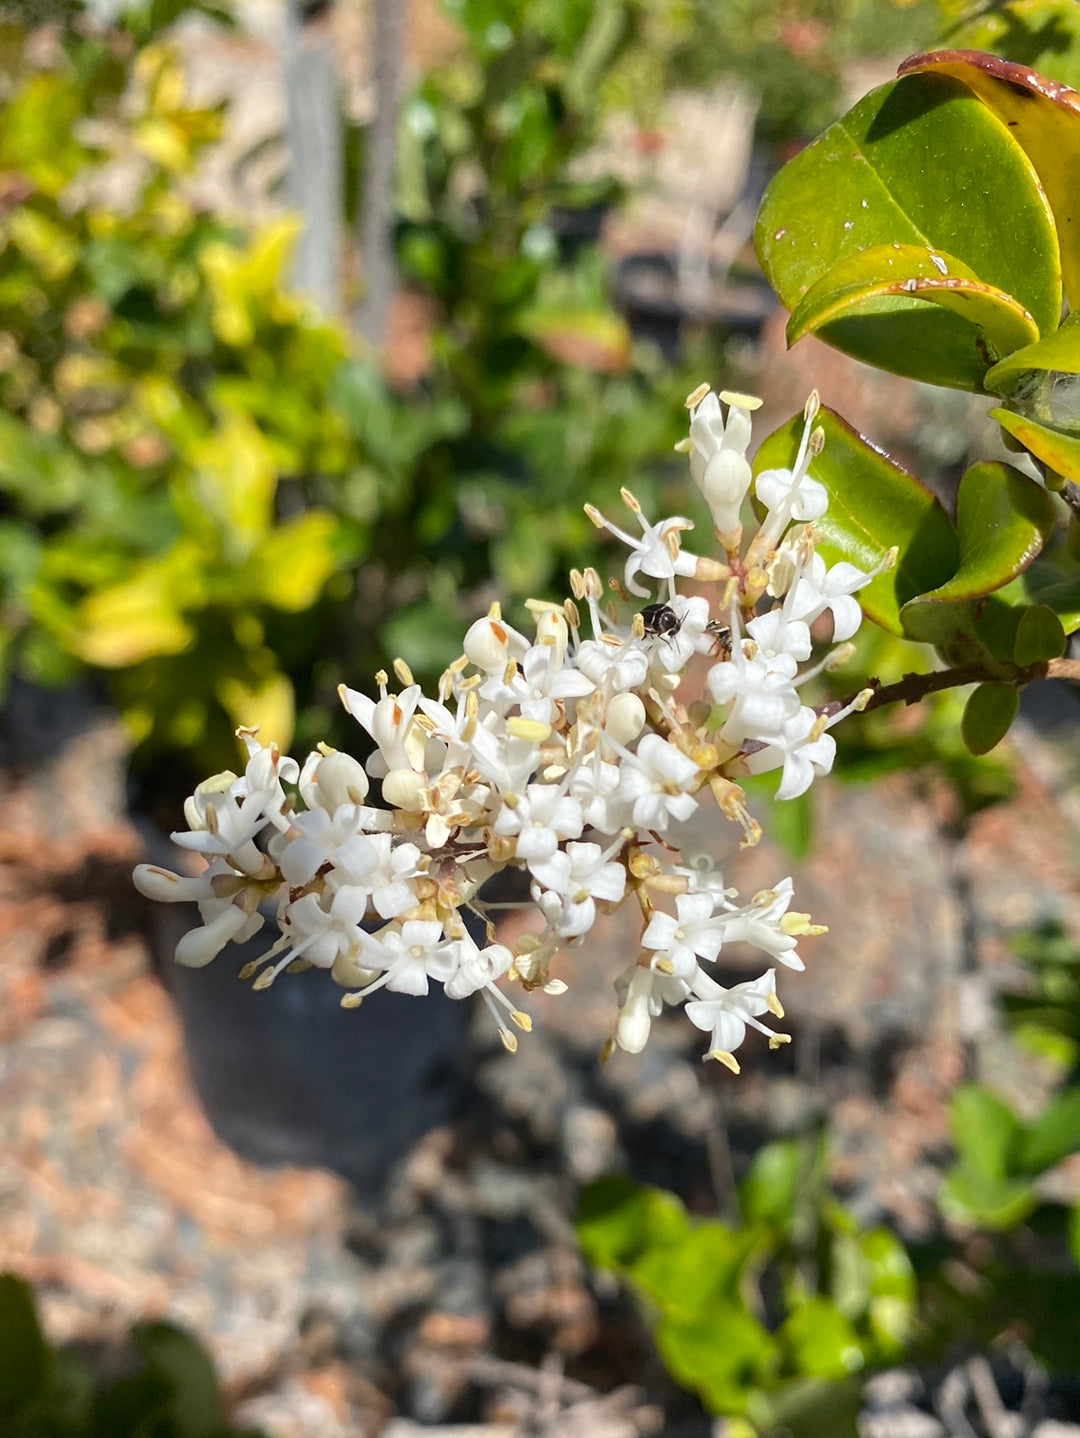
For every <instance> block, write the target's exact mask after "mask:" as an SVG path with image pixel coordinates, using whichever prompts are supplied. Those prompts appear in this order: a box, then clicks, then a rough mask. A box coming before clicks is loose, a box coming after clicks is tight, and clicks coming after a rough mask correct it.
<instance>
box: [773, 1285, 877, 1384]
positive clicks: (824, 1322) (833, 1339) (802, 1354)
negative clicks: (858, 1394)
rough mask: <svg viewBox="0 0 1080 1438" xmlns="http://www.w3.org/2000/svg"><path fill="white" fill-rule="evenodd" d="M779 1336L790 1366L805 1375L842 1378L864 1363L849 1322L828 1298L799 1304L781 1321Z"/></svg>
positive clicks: (858, 1343)
mask: <svg viewBox="0 0 1080 1438" xmlns="http://www.w3.org/2000/svg"><path fill="white" fill-rule="evenodd" d="M779 1337H780V1340H781V1342H782V1343H783V1344H784V1345H785V1346H786V1347H787V1348H788V1349H789V1350H790V1357H789V1362H790V1363H791V1365H792V1367H793V1368H794V1369H795V1371H796V1372H797V1373H799V1374H803V1375H806V1376H807V1377H811V1378H844V1377H846V1376H847V1374H849V1373H857V1372H858V1371H859V1369H860V1368H863V1367H864V1366H865V1363H866V1357H865V1355H864V1353H863V1351H862V1345H861V1344H860V1342H859V1339H858V1335H857V1334H856V1332H855V1328H854V1326H853V1324H852V1323H851V1321H850V1319H848V1318H845V1317H844V1315H843V1314H842V1313H841V1312H840V1310H839V1309H838V1308H837V1307H836V1305H835V1304H834V1303H832V1302H831V1301H830V1300H829V1299H828V1298H821V1297H818V1298H811V1299H810V1301H809V1302H808V1303H805V1304H803V1306H802V1307H801V1308H799V1309H797V1310H796V1312H794V1313H793V1314H792V1315H791V1317H790V1318H788V1319H787V1321H786V1322H785V1323H783V1324H782V1325H781V1327H780V1332H779Z"/></svg>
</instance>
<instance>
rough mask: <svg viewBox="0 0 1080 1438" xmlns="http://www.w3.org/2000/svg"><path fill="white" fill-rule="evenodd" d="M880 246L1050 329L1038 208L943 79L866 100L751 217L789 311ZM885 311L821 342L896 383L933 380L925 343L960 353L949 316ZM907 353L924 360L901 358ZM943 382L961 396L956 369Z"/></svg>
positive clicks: (1053, 290) (1025, 165) (1021, 178)
mask: <svg viewBox="0 0 1080 1438" xmlns="http://www.w3.org/2000/svg"><path fill="white" fill-rule="evenodd" d="M894 241H896V242H897V243H899V244H901V245H910V246H915V247H923V248H926V247H929V248H930V249H932V250H933V251H935V252H936V253H943V254H948V255H952V256H955V257H956V258H957V259H959V260H960V261H962V262H963V263H964V264H965V265H967V266H968V267H969V268H970V270H971V272H972V273H973V274H974V275H976V276H977V277H978V278H979V280H981V281H982V282H983V283H985V284H988V285H991V286H993V287H994V288H995V289H997V290H1000V291H1001V292H1003V293H1004V294H1006V295H1011V296H1012V297H1013V298H1014V299H1015V300H1016V301H1017V302H1018V303H1019V304H1020V305H1021V306H1022V307H1023V308H1024V309H1025V310H1027V312H1028V313H1029V314H1030V315H1031V316H1032V318H1033V320H1034V322H1035V325H1036V327H1037V328H1038V330H1039V332H1040V333H1046V332H1048V331H1050V330H1053V329H1055V328H1056V327H1057V324H1058V321H1059V319H1060V314H1061V278H1060V268H1059V257H1058V241H1057V236H1056V233H1055V230H1054V225H1053V217H1052V214H1051V211H1050V207H1049V204H1048V202H1047V200H1046V197H1045V195H1044V193H1043V191H1042V188H1041V187H1040V185H1039V183H1038V180H1037V179H1036V176H1035V173H1034V171H1033V169H1032V167H1031V164H1030V162H1029V161H1028V159H1027V157H1026V155H1025V154H1024V152H1023V150H1022V149H1021V148H1020V146H1019V145H1018V144H1017V143H1016V141H1015V140H1013V138H1012V136H1011V134H1010V132H1009V130H1008V128H1007V127H1006V126H1005V125H1003V124H1002V123H1001V121H1000V120H998V119H997V117H996V116H995V115H993V114H992V113H991V112H990V111H989V110H988V109H987V108H986V106H985V105H983V104H982V103H981V102H980V101H979V100H977V99H976V98H975V96H974V95H972V94H971V92H970V91H969V90H967V89H965V87H964V86H962V85H961V84H959V82H957V81H955V80H951V79H948V78H946V77H943V76H935V75H912V76H908V77H906V78H905V79H902V80H898V81H896V82H894V83H892V84H889V85H884V86H882V87H880V88H879V89H877V90H874V91H872V92H871V93H870V94H869V95H867V96H866V97H865V98H864V99H862V100H861V101H860V102H859V103H858V105H856V106H855V108H854V109H853V110H850V111H849V112H848V114H847V115H845V116H844V117H843V118H842V119H841V120H839V121H837V122H836V124H834V125H832V126H830V128H829V129H828V130H826V131H825V133H824V134H823V135H822V136H820V137H819V138H818V139H817V140H816V141H815V142H814V143H813V144H812V145H809V146H808V147H807V148H806V149H805V150H803V151H801V152H800V153H799V154H798V155H796V156H795V158H794V159H793V160H791V161H789V163H788V164H787V165H786V166H785V167H784V169H783V170H781V171H780V173H779V175H777V176H776V178H775V179H774V180H773V182H772V184H771V185H770V186H769V188H768V190H767V191H766V194H765V198H764V200H763V201H762V205H761V209H760V211H759V214H758V224H757V231H756V243H757V250H758V255H759V257H760V259H761V263H762V266H763V268H764V269H765V272H766V274H767V275H768V277H769V280H770V282H771V283H772V285H773V287H774V289H776V291H777V293H778V294H779V295H780V297H781V299H782V300H783V302H784V303H785V304H786V305H787V306H788V307H789V308H790V309H794V308H795V306H796V305H797V304H798V303H799V301H800V300H801V299H802V297H803V295H805V294H806V292H807V291H808V290H809V289H810V287H811V285H814V284H816V283H817V282H818V281H819V280H821V279H822V278H823V277H824V276H826V275H827V274H828V273H829V271H830V270H832V269H833V268H834V266H836V265H838V264H840V263H841V262H842V261H845V260H848V259H849V258H850V257H852V256H854V255H856V254H858V253H859V252H860V251H863V250H866V249H870V248H872V247H876V246H880V245H886V244H892V243H893V242H894ZM890 303H891V304H893V305H903V306H905V308H904V309H902V310H901V311H898V312H897V313H896V315H895V316H890V315H889V314H885V315H882V316H880V317H879V318H878V320H877V323H876V325H875V326H874V328H873V333H870V332H868V331H867V329H866V327H865V326H864V327H863V329H862V330H859V331H856V332H853V333H851V334H845V335H843V336H837V335H835V334H834V335H832V336H830V339H831V341H832V342H833V343H836V344H838V345H840V341H841V339H842V340H843V344H842V345H841V347H842V348H844V349H845V350H846V351H847V352H848V353H851V354H854V355H856V357H857V358H860V359H866V360H868V361H869V362H871V363H873V364H877V365H879V366H881V367H884V368H894V367H896V365H898V364H899V365H903V367H904V372H905V373H921V371H920V369H919V365H920V363H926V364H928V365H932V366H934V367H935V368H940V360H939V358H938V351H937V346H938V345H939V344H940V345H941V346H942V347H943V348H944V350H945V351H946V352H948V351H951V350H952V349H953V347H954V346H955V344H956V339H957V336H958V335H961V336H963V342H964V344H968V343H969V341H970V334H969V332H968V326H967V325H966V322H964V321H962V320H959V319H957V317H956V316H955V315H953V314H952V313H951V312H949V311H945V310H941V309H939V308H937V307H934V306H931V305H929V304H925V303H922V302H916V301H910V300H909V301H897V300H891V301H890ZM912 316H914V317H915V318H914V319H913V318H912ZM913 331H914V332H915V333H914V335H913ZM913 343H917V344H918V345H919V346H920V349H925V351H926V352H925V355H922V356H921V357H920V355H918V354H913V353H911V352H910V348H911V345H912V344H913ZM951 382H952V383H954V384H957V385H959V386H960V387H962V388H969V387H971V376H970V372H969V370H968V369H967V368H966V367H965V368H964V369H963V371H960V370H957V372H956V374H955V375H954V376H953V379H952V380H951Z"/></svg>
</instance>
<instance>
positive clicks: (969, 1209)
mask: <svg viewBox="0 0 1080 1438" xmlns="http://www.w3.org/2000/svg"><path fill="white" fill-rule="evenodd" d="M1038 1202H1039V1200H1038V1197H1037V1195H1036V1193H1035V1191H1034V1189H1033V1188H1032V1186H1031V1184H1030V1183H1029V1182H1027V1181H1026V1180H1025V1179H1019V1178H1000V1177H996V1176H992V1175H988V1174H986V1173H982V1172H981V1171H979V1170H978V1169H973V1168H970V1167H967V1166H965V1165H963V1164H961V1165H960V1166H959V1167H958V1168H955V1169H953V1171H952V1173H950V1174H949V1175H948V1176H947V1177H946V1179H945V1182H944V1183H943V1184H942V1187H941V1192H940V1193H939V1194H938V1207H939V1208H940V1209H941V1212H942V1213H943V1214H944V1216H945V1217H946V1218H947V1219H949V1220H950V1221H951V1222H953V1223H962V1224H965V1225H967V1226H969V1227H973V1228H990V1229H995V1230H999V1231H1005V1230H1007V1229H1010V1228H1015V1227H1016V1225H1017V1224H1018V1223H1022V1222H1023V1220H1024V1219H1025V1218H1026V1217H1027V1216H1028V1214H1029V1213H1031V1212H1032V1211H1033V1210H1034V1209H1035V1208H1036V1207H1037V1206H1038Z"/></svg>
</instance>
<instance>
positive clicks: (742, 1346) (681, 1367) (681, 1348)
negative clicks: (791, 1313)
mask: <svg viewBox="0 0 1080 1438" xmlns="http://www.w3.org/2000/svg"><path fill="white" fill-rule="evenodd" d="M656 1346H657V1349H658V1350H659V1353H660V1356H661V1358H662V1359H663V1361H664V1366H665V1367H666V1368H667V1370H668V1372H669V1373H670V1374H671V1376H672V1377H673V1378H674V1379H675V1381H676V1382H677V1383H679V1384H681V1385H682V1386H683V1387H684V1388H689V1389H691V1390H692V1391H693V1392H695V1393H698V1394H700V1396H701V1398H702V1401H703V1402H704V1403H705V1406H706V1407H707V1408H709V1409H710V1410H711V1411H712V1412H713V1413H739V1412H741V1411H742V1410H743V1409H744V1408H745V1406H746V1400H747V1392H748V1390H750V1391H753V1390H754V1389H755V1388H756V1387H757V1386H758V1385H759V1384H760V1383H761V1380H762V1377H763V1376H764V1374H765V1373H766V1372H767V1371H768V1368H769V1367H771V1366H772V1362H773V1361H774V1355H775V1353H776V1346H777V1345H776V1340H775V1338H774V1337H773V1336H772V1335H771V1334H770V1333H769V1332H768V1331H767V1329H765V1328H764V1327H763V1326H762V1325H761V1324H760V1323H759V1322H758V1321H757V1319H755V1318H754V1317H752V1315H751V1314H749V1313H748V1312H747V1311H746V1309H745V1307H744V1306H743V1304H742V1303H741V1301H739V1302H734V1303H729V1304H720V1305H717V1307H716V1308H715V1309H714V1310H713V1312H712V1313H710V1314H709V1315H708V1316H707V1317H706V1318H704V1319H701V1318H698V1319H696V1320H694V1321H693V1322H686V1321H685V1320H682V1319H679V1318H677V1317H667V1318H662V1319H661V1320H660V1322H659V1323H658V1324H657V1328H656Z"/></svg>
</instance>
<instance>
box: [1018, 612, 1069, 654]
mask: <svg viewBox="0 0 1080 1438" xmlns="http://www.w3.org/2000/svg"><path fill="white" fill-rule="evenodd" d="M1067 644H1068V639H1067V637H1066V634H1065V629H1064V626H1063V625H1062V623H1061V620H1060V619H1059V618H1058V617H1057V615H1056V614H1055V613H1054V611H1053V610H1052V609H1051V608H1049V607H1048V606H1047V605H1045V604H1033V605H1032V606H1031V607H1030V609H1025V610H1024V611H1023V613H1022V614H1021V616H1020V623H1019V625H1018V626H1017V631H1016V643H1015V645H1014V647H1013V658H1014V659H1015V660H1016V662H1017V664H1020V665H1024V666H1025V667H1026V666H1027V665H1028V664H1042V663H1045V661H1046V660H1048V659H1059V658H1060V657H1061V656H1062V654H1064V653H1065V648H1066V645H1067Z"/></svg>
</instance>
